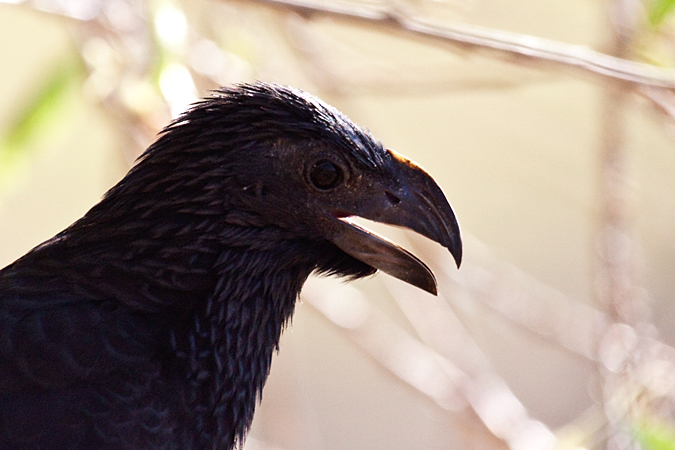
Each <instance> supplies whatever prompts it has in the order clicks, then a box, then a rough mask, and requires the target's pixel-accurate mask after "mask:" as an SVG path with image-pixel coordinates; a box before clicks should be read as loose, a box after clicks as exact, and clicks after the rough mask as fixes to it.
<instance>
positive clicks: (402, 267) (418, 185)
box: [331, 152, 462, 295]
mask: <svg viewBox="0 0 675 450" xmlns="http://www.w3.org/2000/svg"><path fill="white" fill-rule="evenodd" d="M392 154H393V152H392ZM393 155H394V156H395V163H396V165H397V170H396V173H397V180H396V183H395V187H394V186H392V187H390V188H389V189H387V188H386V187H384V188H383V190H384V191H383V192H382V193H381V195H379V194H378V193H375V194H374V195H371V196H370V197H369V198H367V199H364V201H363V202H361V204H360V205H359V206H358V207H357V209H358V211H355V213H354V214H353V215H356V216H360V217H364V218H366V219H370V220H373V221H377V222H381V223H385V224H389V225H396V226H401V227H404V228H408V229H410V230H412V231H415V232H417V233H419V234H421V235H423V236H425V237H427V238H429V239H431V240H433V241H436V242H438V243H439V244H441V245H443V246H444V247H446V248H447V249H448V250H450V253H451V254H452V255H453V257H454V259H455V262H456V264H457V267H459V265H460V262H461V260H462V241H461V237H460V232H459V225H458V223H457V219H456V218H455V214H454V212H453V211H452V208H451V207H450V204H449V203H448V201H447V199H446V198H445V195H444V194H443V191H442V190H441V188H440V187H439V186H438V185H437V184H436V182H435V181H434V180H433V178H431V176H430V175H429V174H427V173H426V172H425V171H424V170H423V169H421V168H420V167H419V166H417V165H415V164H414V163H412V162H411V161H409V160H407V159H405V158H403V157H401V156H399V155H396V154H393ZM392 184H393V183H392ZM336 222H337V224H334V225H333V233H331V234H332V239H331V241H332V242H333V243H334V244H335V245H336V246H338V247H339V248H340V249H342V251H344V252H345V253H347V254H348V255H350V256H352V257H354V258H356V259H358V260H360V261H362V262H364V263H366V264H368V265H370V266H371V267H374V268H376V269H379V270H381V271H383V272H385V273H388V274H389V275H391V276H393V277H396V278H398V279H400V280H403V281H405V282H407V283H410V284H412V285H413V286H417V287H419V288H421V289H424V290H425V291H427V292H429V293H431V294H434V295H436V294H437V289H436V279H435V277H434V275H433V273H432V272H431V270H430V269H429V268H428V267H427V266H426V264H424V263H423V262H422V261H420V260H419V259H418V258H417V257H415V255H413V254H412V253H410V252H408V251H407V250H405V249H404V248H402V247H400V246H399V245H397V244H395V243H393V242H391V241H389V240H387V239H385V238H383V237H381V236H379V235H377V234H376V233H374V232H372V231H370V230H367V229H365V228H363V227H361V226H359V225H357V224H355V223H353V222H352V221H350V220H349V219H348V218H345V217H342V218H339V220H337V221H336Z"/></svg>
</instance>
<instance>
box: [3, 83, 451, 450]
mask: <svg viewBox="0 0 675 450" xmlns="http://www.w3.org/2000/svg"><path fill="white" fill-rule="evenodd" d="M349 216H362V217H365V218H368V219H372V220H375V221H379V222H383V223H387V224H393V225H399V226H403V227H407V228H409V229H412V230H414V231H416V232H418V233H420V234H422V235H424V236H426V237H428V238H430V239H432V240H434V241H437V242H438V243H440V244H441V245H443V246H445V247H447V248H448V249H449V250H450V252H451V253H452V254H453V255H454V258H455V260H456V262H457V265H459V263H460V259H461V254H462V247H461V241H460V234H459V228H458V225H457V221H456V220H455V216H454V214H453V211H452V209H451V208H450V205H449V204H448V202H447V200H446V199H445V196H444V195H443V193H442V191H441V189H440V188H439V187H438V186H437V184H436V183H435V182H434V180H433V179H432V178H431V177H430V176H429V175H428V174H427V173H426V172H424V171H423V170H422V169H421V168H419V167H418V166H416V165H414V164H413V163H412V162H410V161H409V160H407V159H405V158H403V157H401V156H399V155H397V154H395V153H394V152H392V151H389V150H386V149H384V148H383V147H382V144H380V142H378V141H376V140H375V139H374V138H373V137H372V136H371V135H370V134H369V133H368V132H366V131H364V130H362V129H360V128H359V127H357V126H356V125H355V124H354V123H352V122H351V121H350V120H349V119H348V118H347V117H345V116H344V115H342V114H341V113H340V112H338V111H337V110H336V109H334V108H332V107H331V106H328V105H326V104H325V103H323V102H321V101H320V100H318V99H316V98H314V97H312V96H311V95H308V94H306V93H304V92H301V91H298V90H294V89H292V88H286V87H281V86H277V85H270V84H264V83H255V84H243V85H238V86H235V87H232V88H229V89H223V90H220V91H216V92H215V93H214V95H213V96H211V97H210V98H207V99H205V100H203V101H201V102H199V103H196V104H195V105H193V107H192V108H191V109H189V110H188V111H187V112H186V113H184V114H183V115H182V116H181V117H180V118H178V119H177V120H176V121H174V122H173V123H172V124H170V125H169V126H168V127H167V128H166V129H165V130H164V131H163V132H162V134H161V135H160V137H159V138H158V139H157V141H156V142H155V143H154V144H152V145H151V146H150V147H149V148H148V149H147V151H146V152H145V153H144V154H143V155H142V156H141V157H140V158H139V161H138V162H137V164H136V165H135V166H134V167H133V168H132V169H131V170H130V171H129V173H128V174H127V175H126V177H125V178H124V179H123V180H122V181H120V182H119V183H118V184H117V185H116V186H114V187H113V188H112V189H111V190H110V191H109V192H108V193H107V194H106V195H105V196H104V198H103V199H102V200H101V202H100V203H98V204H97V205H95V206H94V207H93V208H92V209H91V210H90V211H89V212H88V213H87V214H86V215H85V216H84V217H83V218H81V219H80V220H78V221H77V222H75V223H74V224H73V225H71V226H70V227H69V228H67V229H66V230H64V231H62V232H61V233H59V234H58V235H56V236H55V237H54V238H52V239H50V240H48V241H47V242H45V243H43V244H41V245H39V246H38V247H36V248H35V249H33V250H32V251H30V252H29V253H28V254H26V255H25V256H23V257H22V258H20V259H19V260H17V261H15V262H14V263H13V264H11V265H9V266H7V267H6V268H4V269H3V270H1V271H0V449H111V450H112V449H200V450H203V449H227V450H229V449H232V448H234V447H235V446H237V445H239V444H241V443H242V442H243V439H244V437H245V435H246V432H247V430H248V428H249V426H250V424H251V420H252V418H253V410H254V408H255V405H256V401H257V399H258V398H259V397H260V394H261V391H262V388H263V385H264V384H265V379H266V378H267V375H268V373H269V370H270V363H271V359H272V354H273V353H274V351H275V349H276V348H277V346H278V342H279V337H280V334H281V331H282V329H283V328H284V325H285V324H286V323H287V322H288V320H289V319H290V318H291V316H292V314H293V308H294V305H295V302H296V299H297V297H298V293H299V292H300V289H301V287H302V285H303V283H304V281H305V279H306V278H307V277H308V276H309V274H310V273H312V272H318V273H324V274H333V275H338V276H343V277H347V278H350V279H354V278H360V277H363V276H366V275H370V274H372V273H374V272H375V271H376V270H377V269H380V270H382V271H384V272H387V273H389V274H391V275H393V276H395V277H397V278H400V279H401V280H403V281H406V282H408V283H411V284H413V285H415V286H418V287H420V288H422V289H424V290H426V291H429V292H431V293H434V294H435V293H436V283H435V280H434V278H433V275H432V273H431V272H430V270H429V269H428V268H427V267H426V266H425V265H424V264H423V263H422V262H421V261H420V260H418V259H417V258H416V257H414V256H413V255H412V254H410V253H408V252H407V251H406V250H404V249H402V248H400V247H398V246H397V245H395V244H393V243H391V242H389V241H387V240H384V239H382V238H380V237H378V236H377V235H375V234H373V233H371V232H369V231H368V230H366V229H364V228H361V227H358V226H356V225H354V224H352V223H350V222H349V221H348V220H347V218H348V217H349Z"/></svg>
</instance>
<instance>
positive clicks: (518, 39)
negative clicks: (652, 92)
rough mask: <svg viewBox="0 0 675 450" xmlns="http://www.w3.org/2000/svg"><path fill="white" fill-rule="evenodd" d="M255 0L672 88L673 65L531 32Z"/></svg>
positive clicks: (389, 11)
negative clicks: (655, 63) (662, 65)
mask: <svg viewBox="0 0 675 450" xmlns="http://www.w3.org/2000/svg"><path fill="white" fill-rule="evenodd" d="M253 1H255V2H258V3H261V4H264V5H267V6H271V7H276V8H281V9H285V10H291V11H294V12H296V13H298V14H300V15H303V16H307V17H311V16H316V15H324V16H330V17H338V18H342V19H345V20H351V21H358V22H361V23H367V24H371V25H376V26H379V27H383V28H387V29H390V30H396V31H402V32H408V33H412V34H414V35H416V36H420V37H424V38H428V39H433V40H437V41H441V42H444V43H449V44H455V45H460V46H462V47H473V48H477V49H485V50H489V51H494V52H497V53H499V54H501V55H502V56H507V57H511V58H513V57H517V58H519V59H522V58H527V59H529V60H536V61H539V62H546V63H550V64H553V65H556V66H563V67H569V68H575V69H580V70H582V71H584V72H587V73H591V74H595V75H599V76H602V77H605V78H610V79H614V80H621V81H625V82H629V83H633V84H637V85H642V86H651V87H660V88H668V89H673V88H675V70H672V69H665V68H660V67H657V66H653V65H650V64H644V63H639V62H634V61H629V60H627V59H622V58H617V57H614V56H610V55H607V54H605V53H601V52H597V51H595V50H593V49H591V48H588V47H585V46H581V45H573V44H565V43H562V42H558V41H553V40H549V39H543V38H539V37H535V36H530V35H525V34H518V33H510V32H507V31H501V30H494V29H488V28H483V27H478V26H474V25H466V24H457V23H455V24H450V23H443V24H436V23H433V22H431V21H429V20H427V19H422V18H416V17H411V16H409V15H408V14H407V13H405V12H402V11H400V10H397V9H395V8H390V7H380V8H364V7H361V6H359V5H348V6H346V5H344V4H341V3H335V2H313V1H303V0H253Z"/></svg>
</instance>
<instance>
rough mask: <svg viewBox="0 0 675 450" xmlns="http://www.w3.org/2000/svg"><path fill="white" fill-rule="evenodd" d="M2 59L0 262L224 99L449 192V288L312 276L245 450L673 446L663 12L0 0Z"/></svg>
mask: <svg viewBox="0 0 675 450" xmlns="http://www.w3.org/2000/svg"><path fill="white" fill-rule="evenodd" d="M0 61H1V62H0V266H4V265H6V264H8V263H10V262H12V261H13V260H14V259H16V258H18V257H19V256H21V255H22V254H23V253H25V252H26V251H28V250H29V249H30V248H32V247H33V246H35V245H37V244H39V243H40V242H42V241H43V240H45V239H47V238H49V237H51V236H52V235H54V234H55V233H57V232H58V231H60V230H62V229H63V228H65V227H66V226H68V225H69V224H70V223H72V222H73V221H75V220H76V219H77V218H79V217H80V216H81V215H83V214H84V213H85V212H86V211H87V210H88V209H89V208H90V207H91V206H92V205H94V204H95V203H96V202H97V201H98V199H99V198H100V197H101V195H102V194H103V193H104V192H105V191H106V190H107V189H108V188H110V187H111V186H112V185H113V184H115V183H116V182H117V181H118V180H119V179H120V178H121V177H122V176H123V175H124V174H125V173H126V171H127V170H128V169H129V167H131V165H132V164H133V161H134V159H135V158H136V157H137V156H138V155H139V154H140V153H141V152H142V150H143V149H144V148H145V147H146V146H147V145H148V144H149V143H151V142H152V140H153V139H154V136H155V135H156V133H157V132H158V131H159V130H160V129H161V128H162V127H163V126H165V125H166V124H168V122H169V121H170V120H171V118H172V117H175V116H176V115H177V114H179V113H180V112H181V111H183V110H184V109H185V108H186V106H187V105H188V104H189V103H190V102H192V101H195V100H196V99H197V98H199V97H201V96H204V95H207V94H208V91H209V89H214V88H216V87H218V86H220V85H227V84H231V83H235V82H240V81H253V80H264V81H274V82H278V83H282V84H289V85H293V86H296V87H299V88H302V89H304V90H307V91H309V92H311V93H313V94H315V95H317V96H319V97H321V98H322V99H324V100H325V101H327V102H328V103H331V104H333V105H334V106H336V107H337V108H338V109H340V110H342V111H343V112H344V113H346V114H347V115H348V116H350V117H351V118H352V119H353V120H354V121H355V122H357V123H359V124H360V125H362V126H364V127H367V128H369V129H370V130H371V131H372V133H373V134H374V135H375V136H376V137H377V138H379V139H380V140H382V142H383V143H384V144H385V146H386V147H389V148H393V149H395V150H396V151H398V152H399V153H402V154H404V155H406V156H408V157H410V158H411V159H413V160H415V161H416V162H418V163H419V164H420V165H421V166H423V167H425V168H426V169H427V170H429V171H430V172H431V173H432V174H433V175H434V177H435V178H436V179H437V181H438V182H439V184H440V185H441V186H442V187H443V188H444V190H445V192H446V195H447V196H448V198H449V199H450V202H451V203H452V205H453V207H454V209H455V212H456V214H457V216H458V218H459V221H460V224H461V226H462V232H463V236H464V241H465V251H464V255H465V259H464V262H463V264H462V267H461V269H459V270H457V269H456V268H455V267H454V264H453V261H452V258H451V257H450V254H449V253H447V252H446V251H445V250H444V249H442V248H440V247H439V246H437V245H435V244H433V243H431V242H430V241H427V240H425V239H424V238H420V237H418V236H415V235H412V234H406V233H404V232H401V231H399V230H396V229H390V228H382V227H378V231H380V232H382V233H384V234H386V235H388V236H389V237H391V238H392V239H394V240H396V241H397V242H399V243H401V244H402V245H404V246H405V247H406V248H408V249H410V250H412V251H413V252H414V253H415V254H417V255H418V256H420V257H421V259H422V260H424V261H426V262H428V263H429V265H430V266H431V267H432V269H433V270H434V272H435V273H436V275H437V278H438V281H439V292H440V294H439V296H438V297H432V296H430V295H428V294H426V293H424V292H422V291H419V290H416V289H415V288H412V287H410V286H408V285H405V284H404V283H402V282H399V281H398V280H395V279H393V278H390V277H388V276H387V275H384V274H378V275H376V276H374V277H371V278H369V279H366V280H361V281H358V282H355V283H351V284H348V285H346V284H343V283H342V282H340V281H339V280H335V279H331V278H312V279H310V281H309V282H308V283H307V285H306V286H305V289H304V290H303V293H302V295H301V303H300V304H299V305H298V308H297V312H296V315H295V317H294V319H293V323H292V325H291V326H290V327H289V329H287V330H286V332H285V334H284V336H283V338H282V342H281V348H280V352H279V354H278V355H277V356H276V358H275V360H274V362H273V366H272V374H271V377H270V379H269V381H268V383H267V386H266V388H265V391H264V394H263V398H262V403H261V405H260V407H259V408H258V410H257V412H256V417H255V421H254V426H253V431H252V433H251V435H250V437H249V439H248V441H247V442H246V446H245V447H246V449H248V450H256V449H278V450H291V449H294V450H303V449H307V450H310V449H312V450H337V449H350V450H361V449H363V450H365V449H374V448H376V449H379V448H382V449H385V448H386V449H389V450H398V449H400V450H403V449H417V448H424V449H430V450H435V449H439V450H440V449H460V448H461V449H504V448H510V449H514V450H530V449H532V450H534V449H567V448H570V449H582V448H583V449H599V448H608V449H629V448H630V449H638V448H643V449H675V349H674V348H673V345H675V326H674V325H675V299H673V293H674V292H675V233H673V231H674V230H675V143H674V141H673V139H674V138H675V127H674V125H675V95H674V93H673V89H675V71H673V70H672V69H671V68H672V67H674V66H675V0H566V1H565V2H560V1H555V0H518V1H516V0H382V1H377V0H372V1H368V0H363V1H352V0H344V1H342V0H336V1H330V0H314V1H311V0H307V1H306V2H305V1H304V0H190V1H188V0H183V1H181V0H154V1H147V2H144V1H140V0H32V1H21V0H9V1H8V0H0Z"/></svg>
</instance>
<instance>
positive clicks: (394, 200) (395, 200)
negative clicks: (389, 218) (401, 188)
mask: <svg viewBox="0 0 675 450" xmlns="http://www.w3.org/2000/svg"><path fill="white" fill-rule="evenodd" d="M384 195H386V196H387V198H388V199H389V201H390V202H391V204H392V205H398V204H399V203H400V202H401V199H400V198H398V197H397V196H395V195H394V194H392V193H391V192H389V191H384Z"/></svg>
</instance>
